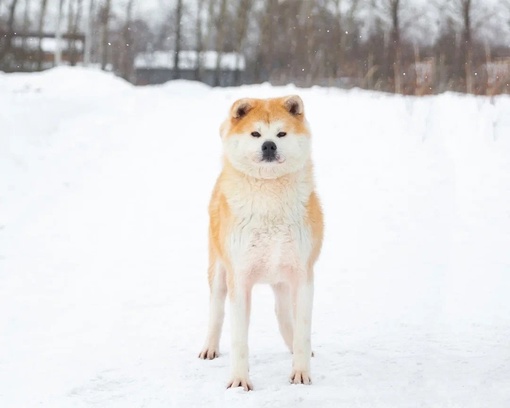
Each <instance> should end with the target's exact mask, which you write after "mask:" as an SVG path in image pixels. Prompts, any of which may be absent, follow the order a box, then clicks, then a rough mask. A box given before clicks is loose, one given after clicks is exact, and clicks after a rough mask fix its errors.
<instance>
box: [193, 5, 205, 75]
mask: <svg viewBox="0 0 510 408" xmlns="http://www.w3.org/2000/svg"><path fill="white" fill-rule="evenodd" d="M204 2H205V0H198V3H197V15H196V19H195V32H196V36H195V51H196V59H197V60H196V65H195V81H200V80H201V76H202V51H203V50H204V39H203V35H202V8H203V6H204Z"/></svg>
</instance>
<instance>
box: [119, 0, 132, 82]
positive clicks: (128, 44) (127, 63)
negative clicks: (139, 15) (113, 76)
mask: <svg viewBox="0 0 510 408" xmlns="http://www.w3.org/2000/svg"><path fill="white" fill-rule="evenodd" d="M133 3H134V0H129V1H128V3H127V6H126V22H125V24H124V30H123V31H122V38H123V44H122V46H123V47H124V52H123V53H122V62H121V75H122V78H124V79H125V80H126V81H131V80H132V79H133V57H132V54H133V51H132V50H133V49H134V44H133V38H132V36H131V22H132V15H133Z"/></svg>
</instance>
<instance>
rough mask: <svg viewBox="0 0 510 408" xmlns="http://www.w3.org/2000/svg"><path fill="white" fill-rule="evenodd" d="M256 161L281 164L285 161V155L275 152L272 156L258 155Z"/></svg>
mask: <svg viewBox="0 0 510 408" xmlns="http://www.w3.org/2000/svg"><path fill="white" fill-rule="evenodd" d="M257 162H258V163H275V164H281V163H283V162H285V157H283V156H282V155H280V154H275V155H273V156H264V155H262V156H260V157H259V158H258V159H257Z"/></svg>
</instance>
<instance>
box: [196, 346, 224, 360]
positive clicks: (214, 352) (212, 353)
mask: <svg viewBox="0 0 510 408" xmlns="http://www.w3.org/2000/svg"><path fill="white" fill-rule="evenodd" d="M219 356H220V353H219V352H218V349H215V348H212V347H210V348H205V349H203V350H202V351H201V352H200V354H199V355H198V358H201V359H202V360H214V359H215V358H217V357H219Z"/></svg>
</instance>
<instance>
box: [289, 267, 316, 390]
mask: <svg viewBox="0 0 510 408" xmlns="http://www.w3.org/2000/svg"><path fill="white" fill-rule="evenodd" d="M293 295H294V296H293V306H294V317H295V318H294V339H293V351H294V356H293V360H292V374H291V376H290V382H291V383H293V384H311V382H312V379H311V377H310V356H311V354H312V346H311V340H310V338H311V330H312V304H313V275H312V274H310V275H308V276H306V277H305V276H303V277H302V278H300V279H299V280H298V282H296V284H295V287H294V293H293Z"/></svg>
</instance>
